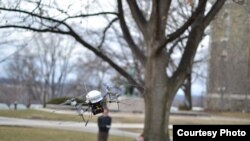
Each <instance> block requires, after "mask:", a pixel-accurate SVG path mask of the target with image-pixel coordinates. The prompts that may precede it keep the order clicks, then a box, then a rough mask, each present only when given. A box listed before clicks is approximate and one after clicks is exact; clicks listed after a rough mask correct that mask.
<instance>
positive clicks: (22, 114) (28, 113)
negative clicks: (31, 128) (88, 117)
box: [0, 109, 81, 121]
mask: <svg viewBox="0 0 250 141" xmlns="http://www.w3.org/2000/svg"><path fill="white" fill-rule="evenodd" d="M0 116H4V117H16V118H25V119H44V120H59V121H81V118H80V116H78V115H77V114H76V115H67V114H56V113H52V112H44V111H39V110H32V109H28V110H0Z"/></svg>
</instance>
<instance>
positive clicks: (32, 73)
mask: <svg viewBox="0 0 250 141" xmlns="http://www.w3.org/2000/svg"><path fill="white" fill-rule="evenodd" d="M32 38H33V39H32V40H30V41H29V45H26V47H25V48H23V49H22V50H19V51H18V52H17V53H15V54H13V55H12V56H11V57H10V59H9V60H8V62H7V64H6V68H5V71H6V72H7V76H8V78H9V79H10V80H12V82H13V84H14V86H15V89H18V90H16V93H19V94H22V95H23V97H27V100H26V101H25V103H27V105H30V104H31V101H33V102H35V101H36V102H41V103H43V106H44V107H45V106H46V101H47V100H48V99H50V98H54V97H56V96H57V97H59V96H62V95H63V93H64V85H65V83H66V78H67V77H68V75H69V73H70V72H71V71H72V69H73V63H72V61H71V60H72V59H73V58H72V57H70V56H71V54H72V52H73V49H74V48H72V45H73V44H71V43H69V42H67V41H66V40H64V41H62V40H63V39H64V38H63V37H60V36H57V37H55V36H53V35H51V34H46V35H45V34H44V35H39V34H34V36H33V37H32ZM24 95H26V96H24ZM19 98H20V97H19Z"/></svg>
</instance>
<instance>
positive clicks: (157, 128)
mask: <svg viewBox="0 0 250 141" xmlns="http://www.w3.org/2000/svg"><path fill="white" fill-rule="evenodd" d="M225 1H226V0H214V1H213V2H211V3H209V1H208V0H191V1H190V3H191V4H190V5H188V4H187V3H186V1H180V0H179V1H178V2H179V3H176V2H175V1H171V0H145V1H143V2H140V3H139V2H137V1H135V0H127V1H126V2H125V1H122V0H117V2H116V4H117V5H116V8H112V7H110V6H107V5H105V4H104V3H101V1H99V3H97V2H96V3H97V4H96V3H92V4H90V5H88V7H92V9H89V11H86V9H84V8H83V9H79V10H76V9H77V6H79V3H77V4H76V3H74V2H73V1H72V2H68V1H67V2H68V3H69V5H68V6H65V5H63V4H62V3H60V2H61V1H56V0H54V1H53V3H52V2H51V1H46V2H44V1H32V0H26V1H25V0H18V1H15V3H13V2H12V3H11V2H8V1H2V3H1V5H0V11H1V15H2V16H1V19H2V20H1V21H2V22H1V24H0V28H21V29H27V30H32V31H36V32H52V33H57V34H64V35H69V36H71V37H73V38H74V39H75V40H76V41H77V42H78V43H79V44H81V45H82V46H83V47H85V48H87V49H89V50H90V51H92V52H93V53H94V54H96V56H98V57H100V58H101V59H103V60H104V61H106V62H107V63H108V64H109V65H110V66H111V67H113V68H114V69H115V70H116V71H117V72H119V73H120V74H121V75H122V76H123V77H125V78H126V79H127V80H128V81H129V82H130V83H131V84H133V85H136V86H137V88H138V89H139V91H140V92H141V93H142V95H143V97H144V101H145V121H144V122H145V125H144V135H145V140H146V141H150V140H154V141H162V140H169V137H168V128H167V127H168V124H169V113H170V107H171V104H172V101H173V98H174V96H175V94H176V91H177V90H178V89H179V88H180V87H181V85H182V84H183V82H184V80H185V79H186V78H187V75H188V74H190V73H191V68H192V64H193V61H194V56H195V54H196V51H197V48H198V45H199V43H200V41H201V40H202V38H203V33H204V31H205V29H206V27H207V26H208V25H209V23H210V22H211V20H212V19H213V18H214V17H215V15H216V14H217V13H218V11H219V10H220V9H221V7H222V6H223V5H224V3H225ZM64 2H66V1H64ZM80 2H81V1H80ZM24 4H26V5H30V7H23V5H24ZM98 4H99V5H100V6H101V7H102V8H96V6H97V5H98ZM125 4H127V6H126V5H125ZM139 4H140V5H139ZM143 5H150V6H151V7H150V10H149V11H145V12H142V11H143V10H144V9H143V8H142V7H143ZM74 6H75V7H74ZM80 6H81V5H80ZM183 7H185V8H186V9H187V12H188V13H189V16H188V17H186V18H185V19H183V18H182V19H178V25H175V26H176V29H175V30H174V29H173V28H171V29H170V26H173V25H171V21H170V20H171V19H170V15H172V14H173V15H174V16H178V15H180V13H179V12H172V11H174V10H177V11H178V10H182V8H183ZM81 8H82V7H81ZM52 9H53V11H54V12H53V13H51V10H52ZM55 11H56V12H55ZM13 15H15V16H16V18H12V19H11V18H9V17H11V16H13ZM103 15H108V18H109V19H110V20H109V21H110V22H102V24H103V25H104V26H101V27H98V28H96V33H98V34H96V33H95V34H92V33H93V32H91V31H89V30H87V29H86V28H88V27H89V26H86V24H87V23H84V22H83V21H84V20H85V19H88V20H89V22H90V19H91V18H93V17H96V16H98V17H99V20H101V19H102V17H103ZM129 17H132V19H130V18H129ZM8 18H9V19H8ZM77 21H78V23H76V22H77ZM117 21H118V22H119V25H117ZM128 21H129V22H128ZM81 23H84V24H85V25H84V26H81V25H80V24H81ZM130 24H134V25H136V28H132V27H133V26H130ZM96 26H100V25H96ZM112 26H115V27H116V28H118V30H119V31H121V33H122V35H121V36H122V38H120V39H122V40H123V41H125V42H126V44H127V47H128V48H129V50H130V52H131V53H132V54H133V55H132V56H134V57H135V58H136V60H137V61H138V62H139V64H140V66H141V67H142V68H143V69H144V71H143V72H145V73H143V74H142V78H143V79H142V81H139V80H138V79H135V78H133V77H132V76H131V75H130V74H129V73H128V72H127V71H125V69H123V68H122V64H120V63H119V62H118V60H117V58H115V56H113V55H111V54H110V50H111V49H113V50H115V49H117V48H116V47H115V45H111V44H110V43H107V42H105V36H108V35H109V34H108V33H110V30H109V28H110V27H112ZM89 28H90V27H89ZM92 28H93V26H92ZM187 30H189V32H187ZM91 35H92V36H91ZM97 35H101V36H97ZM90 36H91V37H90ZM184 37H185V40H186V42H185V48H183V53H182V54H180V55H181V58H180V60H179V62H178V66H177V67H176V69H175V70H174V71H172V72H169V71H168V68H169V66H170V62H171V60H172V59H171V57H172V55H173V52H174V49H175V47H176V46H173V44H174V43H175V42H178V40H180V39H181V38H184ZM138 38H140V39H141V40H140V41H142V43H143V44H140V46H139V42H140V41H138V40H137V39H138ZM90 39H92V40H90ZM116 52H118V51H116ZM113 57H114V58H113Z"/></svg>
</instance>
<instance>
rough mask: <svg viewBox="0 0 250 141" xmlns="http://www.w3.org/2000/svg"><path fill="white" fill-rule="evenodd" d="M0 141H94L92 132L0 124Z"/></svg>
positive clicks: (117, 140) (115, 139) (116, 140)
mask: <svg viewBox="0 0 250 141" xmlns="http://www.w3.org/2000/svg"><path fill="white" fill-rule="evenodd" d="M0 140H1V141H96V140H97V135H96V134H93V133H85V132H74V131H66V130H56V129H45V128H30V127H13V126H0ZM131 140H133V138H129V137H122V136H121V137H120V136H111V135H110V136H109V141H131Z"/></svg>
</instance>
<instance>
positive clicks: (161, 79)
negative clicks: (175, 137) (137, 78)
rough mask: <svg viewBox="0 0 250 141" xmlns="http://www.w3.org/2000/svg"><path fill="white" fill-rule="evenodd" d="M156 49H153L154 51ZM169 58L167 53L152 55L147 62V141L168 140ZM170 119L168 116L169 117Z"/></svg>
mask: <svg viewBox="0 0 250 141" xmlns="http://www.w3.org/2000/svg"><path fill="white" fill-rule="evenodd" d="M153 48H154V47H152V48H151V49H152V50H153ZM151 52H152V51H151ZM166 58H167V56H166V54H165V52H164V51H163V52H161V53H159V54H157V56H156V55H154V54H153V53H151V55H150V56H149V58H148V60H147V67H146V69H147V71H146V79H145V80H146V81H145V85H146V86H145V91H144V100H145V121H144V122H145V124H144V125H145V127H144V135H145V140H146V141H163V140H166V139H167V138H168V133H166V132H165V131H166V129H167V127H166V125H168V120H165V118H166V111H168V110H167V106H166V103H167V99H168V96H167V94H168V90H169V89H168V86H167V81H168V78H167V75H166V65H167V59H166ZM167 117H168V116H167Z"/></svg>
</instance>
